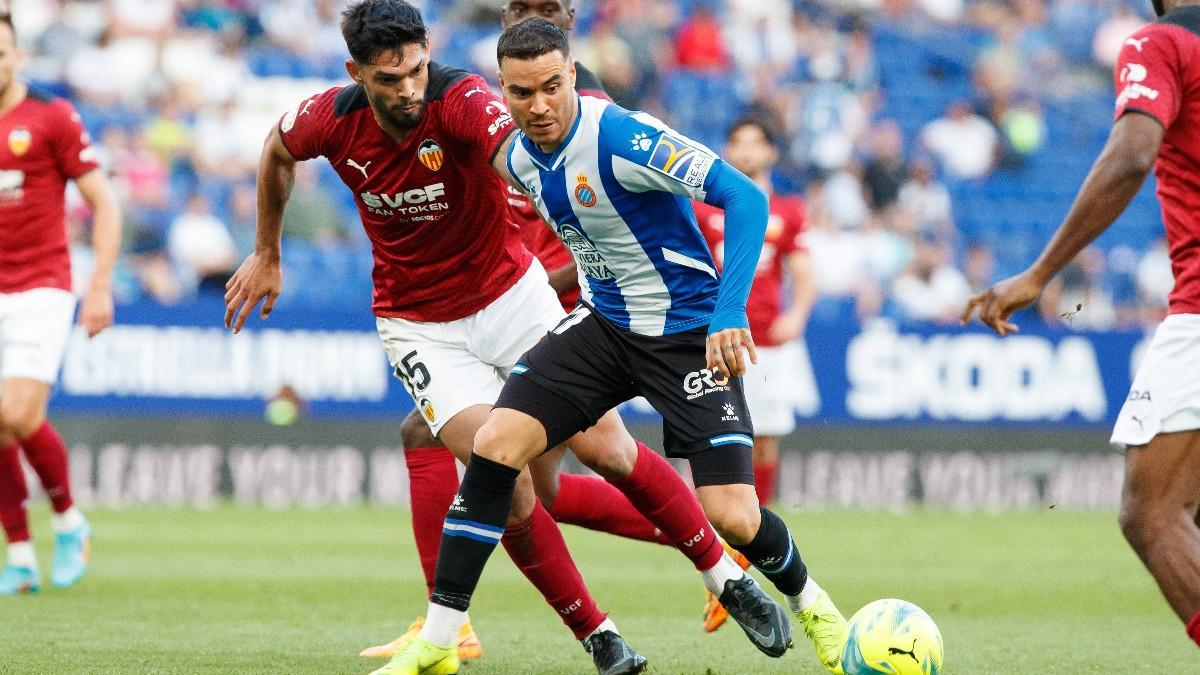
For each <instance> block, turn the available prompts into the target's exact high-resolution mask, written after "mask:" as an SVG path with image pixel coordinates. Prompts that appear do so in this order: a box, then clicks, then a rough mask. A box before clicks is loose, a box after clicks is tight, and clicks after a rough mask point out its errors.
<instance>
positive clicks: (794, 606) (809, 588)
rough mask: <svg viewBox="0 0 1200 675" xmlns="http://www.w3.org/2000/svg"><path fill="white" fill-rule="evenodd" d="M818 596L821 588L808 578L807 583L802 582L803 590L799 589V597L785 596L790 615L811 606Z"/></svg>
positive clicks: (815, 581)
mask: <svg viewBox="0 0 1200 675" xmlns="http://www.w3.org/2000/svg"><path fill="white" fill-rule="evenodd" d="M820 594H821V587H820V586H818V585H817V580H816V579H813V578H812V577H809V578H808V581H805V582H804V588H802V589H800V595H789V596H787V601H788V607H789V608H790V609H791V610H792V614H795V613H796V612H803V611H804V610H806V609H808V608H809V607H812V606H813V603H814V602H816V601H817V596H818V595H820Z"/></svg>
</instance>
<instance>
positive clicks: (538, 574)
mask: <svg viewBox="0 0 1200 675" xmlns="http://www.w3.org/2000/svg"><path fill="white" fill-rule="evenodd" d="M500 543H502V544H504V550H506V551H508V555H509V557H511V558H512V560H513V562H514V563H516V565H517V569H519V570H521V572H522V573H524V574H525V576H526V578H528V579H529V581H531V582H532V583H533V585H534V587H536V588H537V589H538V591H539V592H540V593H541V594H542V597H544V598H546V602H548V603H549V604H550V606H551V607H553V608H554V609H555V610H556V611H557V612H558V615H559V617H560V618H561V619H562V620H563V623H565V624H567V628H570V629H571V632H572V633H574V634H575V639H576V640H582V639H583V638H585V637H587V636H588V635H589V634H591V632H592V631H594V630H596V628H597V627H598V626H599V625H600V624H601V623H603V621H604V618H605V615H604V613H603V612H601V611H600V609H599V608H598V607H596V601H595V600H594V599H592V595H591V593H590V592H589V591H588V589H587V586H585V585H584V583H583V577H582V576H580V574H579V569H578V568H577V567H575V561H574V560H572V559H571V554H570V553H569V552H568V551H567V543H566V542H565V541H563V538H562V532H559V531H558V525H555V524H554V519H553V518H551V517H550V513H549V512H547V511H546V509H545V508H544V507H543V506H542V504H541V502H535V503H534V505H533V514H532V515H531V516H530V517H529V520H526V521H525V522H523V523H521V524H519V525H513V526H512V527H509V528H508V529H506V530H505V531H504V538H503V539H501V540H500Z"/></svg>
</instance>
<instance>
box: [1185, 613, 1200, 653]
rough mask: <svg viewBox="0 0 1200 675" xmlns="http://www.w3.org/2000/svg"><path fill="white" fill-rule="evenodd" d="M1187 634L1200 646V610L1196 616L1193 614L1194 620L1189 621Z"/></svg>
mask: <svg viewBox="0 0 1200 675" xmlns="http://www.w3.org/2000/svg"><path fill="white" fill-rule="evenodd" d="M1187 634H1188V637H1190V638H1192V642H1195V643H1196V645H1197V646H1200V612H1196V616H1193V617H1192V620H1191V621H1189V622H1188V624H1187Z"/></svg>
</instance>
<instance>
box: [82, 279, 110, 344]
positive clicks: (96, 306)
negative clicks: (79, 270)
mask: <svg viewBox="0 0 1200 675" xmlns="http://www.w3.org/2000/svg"><path fill="white" fill-rule="evenodd" d="M112 323H113V297H112V290H111V289H109V288H107V287H98V286H92V287H91V288H90V289H88V292H87V295H85V296H83V304H81V305H80V306H79V325H80V326H83V328H84V330H86V331H87V336H88V337H96V336H97V335H99V334H100V331H102V330H104V329H105V328H108V327H109V326H111V325H112Z"/></svg>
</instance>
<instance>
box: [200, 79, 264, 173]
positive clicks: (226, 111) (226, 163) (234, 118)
mask: <svg viewBox="0 0 1200 675" xmlns="http://www.w3.org/2000/svg"><path fill="white" fill-rule="evenodd" d="M261 136H262V125H261V124H259V123H258V120H256V119H253V118H249V117H247V116H245V115H241V114H239V112H238V106H237V103H236V102H235V101H234V100H233V99H230V100H228V101H225V102H224V103H221V104H220V105H218V106H215V107H214V108H210V109H208V110H205V111H204V112H202V113H201V114H200V115H198V116H197V118H196V124H195V127H194V130H193V142H192V147H193V157H194V161H195V165H196V168H197V169H198V170H199V171H201V172H203V173H206V174H209V175H210V176H212V177H220V178H223V179H225V180H234V179H237V178H241V177H243V176H252V175H254V172H255V171H256V170H257V166H258V155H259V153H260V152H261V148H262V138H261Z"/></svg>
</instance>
